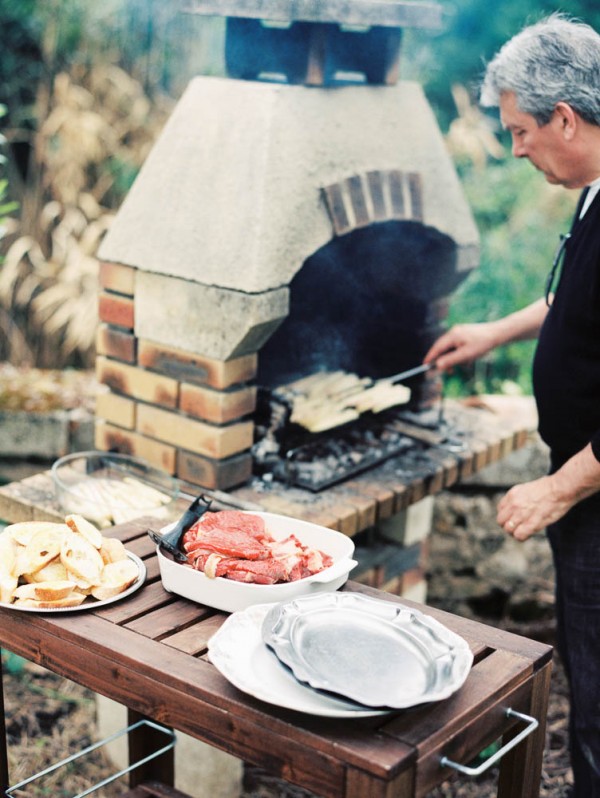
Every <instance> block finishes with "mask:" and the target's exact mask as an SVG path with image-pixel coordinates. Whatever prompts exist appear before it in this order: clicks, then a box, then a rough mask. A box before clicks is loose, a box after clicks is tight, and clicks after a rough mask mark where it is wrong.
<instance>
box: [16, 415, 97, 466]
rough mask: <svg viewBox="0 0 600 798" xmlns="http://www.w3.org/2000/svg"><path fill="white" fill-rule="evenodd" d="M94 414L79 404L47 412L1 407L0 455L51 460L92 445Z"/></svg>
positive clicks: (92, 446) (91, 447)
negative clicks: (2, 409) (19, 410)
mask: <svg viewBox="0 0 600 798" xmlns="http://www.w3.org/2000/svg"><path fill="white" fill-rule="evenodd" d="M93 418H94V417H93V415H92V414H91V413H89V412H87V411H84V410H82V409H81V408H76V409H74V410H56V411H53V412H49V413H28V412H18V411H15V412H13V411H0V452H1V453H2V457H3V458H9V457H22V458H25V457H37V458H40V459H48V460H50V459H54V458H56V457H62V456H63V455H65V454H68V453H69V452H72V451H81V450H82V449H93V448H94V445H93V441H94V431H93Z"/></svg>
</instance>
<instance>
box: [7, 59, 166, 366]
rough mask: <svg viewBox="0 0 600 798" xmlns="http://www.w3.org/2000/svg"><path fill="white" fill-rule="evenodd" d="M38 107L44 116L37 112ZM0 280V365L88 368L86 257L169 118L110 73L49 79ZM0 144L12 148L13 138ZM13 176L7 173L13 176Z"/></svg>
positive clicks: (91, 294)
mask: <svg viewBox="0 0 600 798" xmlns="http://www.w3.org/2000/svg"><path fill="white" fill-rule="evenodd" d="M40 106H41V107H42V106H43V107H46V104H45V103H42V102H40ZM47 107H48V113H47V115H46V117H45V118H44V119H42V120H41V121H40V125H39V128H38V130H37V132H36V134H35V138H34V141H33V142H32V155H33V158H34V164H33V165H32V167H31V169H30V176H29V178H28V180H27V182H26V183H24V184H22V185H20V187H19V186H18V185H17V193H18V194H19V196H18V197H17V199H18V200H19V203H20V209H21V211H20V216H19V217H18V218H17V217H13V219H12V223H11V225H10V228H9V235H8V236H7V238H6V240H5V242H4V244H5V248H4V253H3V255H4V263H3V266H2V269H1V270H0V331H1V333H2V335H0V359H6V360H11V361H13V362H19V363H28V364H30V365H34V364H35V365H38V366H47V367H54V368H60V367H63V366H65V365H69V364H72V365H78V366H81V365H84V366H91V365H92V363H93V355H94V340H95V333H96V327H97V291H98V282H97V281H98V260H97V258H96V256H95V253H96V251H97V249H98V246H99V243H100V241H101V239H102V236H103V235H104V233H105V232H106V230H107V229H108V227H109V225H110V222H111V219H112V217H113V212H112V210H111V206H115V205H117V204H118V203H119V201H120V199H121V198H122V196H123V194H124V192H125V191H126V190H127V188H128V186H129V184H130V182H131V179H132V178H133V176H134V175H135V174H136V173H137V170H138V169H139V167H140V166H141V165H142V163H143V161H144V160H145V158H146V156H147V154H148V152H149V150H150V148H151V147H152V145H153V143H154V141H155V139H156V137H157V135H158V133H159V132H160V130H161V128H162V125H163V123H164V121H165V120H166V118H167V115H168V112H169V110H170V103H169V102H168V101H167V100H164V101H163V100H161V101H156V102H151V101H150V99H149V98H148V97H147V96H146V95H145V94H144V91H143V89H142V87H141V85H140V84H139V83H138V82H137V81H135V80H134V79H133V78H131V77H130V76H129V75H127V74H126V73H125V72H124V71H123V70H121V69H119V68H118V67H116V66H114V65H111V64H99V65H94V66H93V67H91V68H90V69H87V70H84V69H83V68H80V69H77V70H74V71H73V73H71V74H66V73H61V74H58V75H57V76H56V77H55V80H54V85H53V90H52V93H51V95H50V98H49V101H48V103H47ZM7 135H8V138H9V140H10V138H11V137H12V138H13V139H15V140H16V139H18V138H19V136H20V133H19V131H9V132H8V134H7ZM13 171H14V170H13Z"/></svg>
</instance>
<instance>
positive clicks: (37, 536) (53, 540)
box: [23, 524, 67, 574]
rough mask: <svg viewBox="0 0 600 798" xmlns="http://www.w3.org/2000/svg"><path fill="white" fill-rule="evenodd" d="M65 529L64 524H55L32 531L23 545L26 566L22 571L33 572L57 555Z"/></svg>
mask: <svg viewBox="0 0 600 798" xmlns="http://www.w3.org/2000/svg"><path fill="white" fill-rule="evenodd" d="M66 529H67V527H66V526H65V525H64V524H56V525H55V526H54V528H47V529H40V530H38V531H37V532H35V533H34V535H33V536H32V537H31V540H30V541H29V543H28V544H27V545H26V546H25V557H26V562H27V568H26V570H25V571H24V572H23V573H28V574H29V573H32V574H33V573H35V572H36V571H39V570H40V569H41V568H43V567H44V566H45V565H48V563H49V562H52V560H54V559H55V558H56V557H58V555H59V554H60V550H61V546H62V542H63V536H64V534H65V530H66Z"/></svg>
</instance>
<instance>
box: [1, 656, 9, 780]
mask: <svg viewBox="0 0 600 798" xmlns="http://www.w3.org/2000/svg"><path fill="white" fill-rule="evenodd" d="M1 654H2V652H1V651H0V794H1V795H4V793H5V792H6V791H7V790H8V788H9V787H10V783H9V780H8V778H9V776H8V739H7V737H6V715H5V709H4V672H3V669H2V656H1Z"/></svg>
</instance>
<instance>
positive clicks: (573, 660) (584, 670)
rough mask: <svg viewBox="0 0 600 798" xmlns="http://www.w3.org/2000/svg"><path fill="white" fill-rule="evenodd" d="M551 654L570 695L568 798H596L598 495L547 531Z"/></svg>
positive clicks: (599, 782)
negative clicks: (552, 597)
mask: <svg viewBox="0 0 600 798" xmlns="http://www.w3.org/2000/svg"><path fill="white" fill-rule="evenodd" d="M548 539H549V540H550V545H551V546H552V553H553V555H554V566H555V568H556V621H557V623H556V626H557V649H558V651H559V653H560V656H561V660H562V662H563V665H564V667H565V672H566V674H567V677H568V679H569V684H570V689H571V711H570V718H569V729H570V745H571V764H572V767H573V774H574V776H575V791H574V792H573V798H600V494H596V495H595V496H592V497H590V498H589V499H586V500H585V501H582V502H580V503H579V504H576V505H575V506H574V507H573V508H572V509H571V510H570V512H568V513H567V514H566V515H565V516H564V517H563V518H561V519H560V520H559V521H557V522H556V523H555V524H552V525H551V526H549V527H548Z"/></svg>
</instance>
